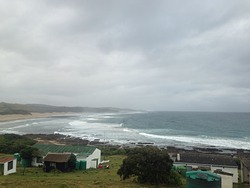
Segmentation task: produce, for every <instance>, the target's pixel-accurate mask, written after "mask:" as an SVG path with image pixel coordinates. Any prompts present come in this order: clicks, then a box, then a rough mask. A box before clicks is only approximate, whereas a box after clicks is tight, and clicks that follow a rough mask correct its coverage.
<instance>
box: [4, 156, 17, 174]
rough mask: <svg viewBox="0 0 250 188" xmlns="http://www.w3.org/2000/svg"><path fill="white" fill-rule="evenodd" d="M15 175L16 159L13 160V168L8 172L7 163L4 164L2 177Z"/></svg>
mask: <svg viewBox="0 0 250 188" xmlns="http://www.w3.org/2000/svg"><path fill="white" fill-rule="evenodd" d="M12 173H16V159H13V168H12V169H10V170H8V162H6V163H4V171H3V175H8V174H12Z"/></svg>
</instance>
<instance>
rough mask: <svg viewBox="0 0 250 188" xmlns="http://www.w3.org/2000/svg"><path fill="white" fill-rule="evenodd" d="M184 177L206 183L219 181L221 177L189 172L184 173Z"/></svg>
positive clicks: (208, 173) (206, 173) (201, 172)
mask: <svg viewBox="0 0 250 188" xmlns="http://www.w3.org/2000/svg"><path fill="white" fill-rule="evenodd" d="M186 177H189V178H191V179H203V180H206V181H220V179H221V177H220V176H219V175H217V174H214V173H212V172H208V171H200V170H198V171H190V172H187V173H186Z"/></svg>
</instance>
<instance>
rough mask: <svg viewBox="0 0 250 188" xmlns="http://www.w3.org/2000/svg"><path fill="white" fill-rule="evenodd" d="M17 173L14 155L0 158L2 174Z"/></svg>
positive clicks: (0, 171) (0, 172) (0, 173)
mask: <svg viewBox="0 0 250 188" xmlns="http://www.w3.org/2000/svg"><path fill="white" fill-rule="evenodd" d="M12 173H16V159H15V158H13V157H6V158H0V175H8V174H12Z"/></svg>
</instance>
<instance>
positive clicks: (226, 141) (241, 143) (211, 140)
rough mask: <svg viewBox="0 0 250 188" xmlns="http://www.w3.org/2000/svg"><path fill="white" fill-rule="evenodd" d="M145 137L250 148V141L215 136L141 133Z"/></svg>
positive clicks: (193, 143)
mask: <svg viewBox="0 0 250 188" xmlns="http://www.w3.org/2000/svg"><path fill="white" fill-rule="evenodd" d="M139 134H140V135H143V136H145V137H149V138H156V139H165V140H173V141H177V142H184V143H189V144H192V145H197V144H200V145H207V146H216V147H226V148H234V149H250V142H249V140H248V141H245V140H244V141H242V140H233V139H228V138H213V137H204V135H202V136H200V137H188V136H165V135H155V134H149V133H139Z"/></svg>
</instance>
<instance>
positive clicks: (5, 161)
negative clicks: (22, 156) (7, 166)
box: [0, 157, 15, 164]
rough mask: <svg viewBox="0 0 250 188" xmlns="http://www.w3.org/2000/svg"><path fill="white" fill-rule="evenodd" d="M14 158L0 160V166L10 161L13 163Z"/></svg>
mask: <svg viewBox="0 0 250 188" xmlns="http://www.w3.org/2000/svg"><path fill="white" fill-rule="evenodd" d="M14 159H15V158H13V157H5V158H0V164H4V163H7V162H10V161H13V160H14Z"/></svg>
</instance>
